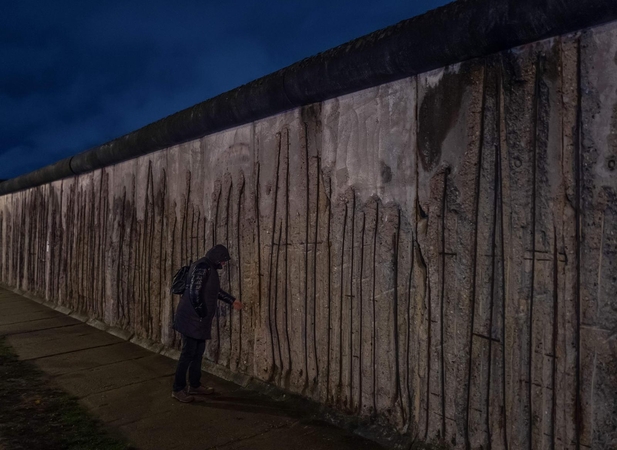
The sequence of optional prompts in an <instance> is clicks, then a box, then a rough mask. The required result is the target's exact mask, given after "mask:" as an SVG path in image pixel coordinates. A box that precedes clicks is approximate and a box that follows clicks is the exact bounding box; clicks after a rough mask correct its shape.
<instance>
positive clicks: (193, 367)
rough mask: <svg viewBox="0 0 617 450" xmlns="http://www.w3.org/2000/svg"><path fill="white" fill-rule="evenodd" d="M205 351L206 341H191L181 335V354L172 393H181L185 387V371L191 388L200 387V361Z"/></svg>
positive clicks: (189, 338) (191, 339) (190, 338)
mask: <svg viewBox="0 0 617 450" xmlns="http://www.w3.org/2000/svg"><path fill="white" fill-rule="evenodd" d="M205 350H206V341H203V340H200V339H193V338H192V337H188V336H185V335H182V353H180V359H179V360H178V367H177V368H176V376H175V378H174V387H173V390H174V392H178V391H181V390H182V389H184V388H185V387H186V371H187V370H188V372H189V383H190V385H191V387H194V388H197V387H199V386H201V383H200V382H199V381H200V380H201V359H202V358H203V356H204V351H205Z"/></svg>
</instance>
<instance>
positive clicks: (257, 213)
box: [255, 149, 263, 317]
mask: <svg viewBox="0 0 617 450" xmlns="http://www.w3.org/2000/svg"><path fill="white" fill-rule="evenodd" d="M258 150H259V149H258ZM255 164H256V165H255V171H256V174H255V222H256V228H257V290H258V293H257V305H258V313H259V314H257V316H259V317H261V302H262V285H261V279H262V276H263V275H262V271H261V220H260V215H261V213H260V210H259V188H260V185H259V175H260V165H259V161H257V162H256V163H255Z"/></svg>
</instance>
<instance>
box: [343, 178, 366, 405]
mask: <svg viewBox="0 0 617 450" xmlns="http://www.w3.org/2000/svg"><path fill="white" fill-rule="evenodd" d="M351 195H352V203H351V240H350V241H351V263H350V265H349V266H350V267H349V294H350V299H349V405H348V407H349V409H352V410H353V303H354V302H353V293H354V290H353V280H354V273H353V267H354V248H355V239H356V193H355V191H354V190H353V188H352V189H351ZM341 268H342V267H341ZM360 282H362V280H360Z"/></svg>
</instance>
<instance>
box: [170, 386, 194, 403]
mask: <svg viewBox="0 0 617 450" xmlns="http://www.w3.org/2000/svg"><path fill="white" fill-rule="evenodd" d="M171 396H172V398H175V399H176V400H178V401H179V402H182V403H191V402H192V401H193V400H195V397H193V396H192V395H188V394H187V393H186V392H185V391H184V389H183V390H181V391H177V392H176V391H172V392H171Z"/></svg>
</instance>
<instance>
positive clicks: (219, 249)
mask: <svg viewBox="0 0 617 450" xmlns="http://www.w3.org/2000/svg"><path fill="white" fill-rule="evenodd" d="M206 258H207V259H209V260H210V261H211V262H212V263H214V264H215V265H216V266H217V268H218V266H220V264H221V262H223V261H229V260H230V259H231V257H230V256H229V251H228V250H227V247H225V246H224V245H221V244H218V245H215V246H214V247H212V248H211V249H210V250H208V253H206Z"/></svg>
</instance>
